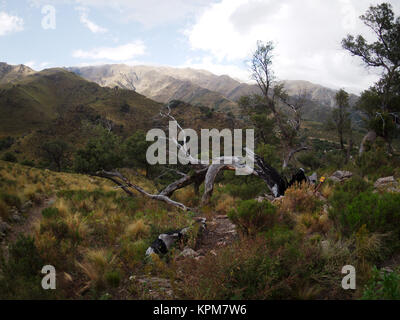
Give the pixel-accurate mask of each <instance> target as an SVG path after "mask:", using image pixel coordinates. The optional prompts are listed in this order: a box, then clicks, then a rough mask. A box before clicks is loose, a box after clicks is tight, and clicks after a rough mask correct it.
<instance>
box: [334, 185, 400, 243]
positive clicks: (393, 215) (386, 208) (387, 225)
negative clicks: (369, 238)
mask: <svg viewBox="0 0 400 320" xmlns="http://www.w3.org/2000/svg"><path fill="white" fill-rule="evenodd" d="M336 201H337V200H336ZM340 205H341V206H340ZM330 215H331V217H332V218H333V219H334V220H336V222H337V223H338V224H339V228H340V229H341V230H342V232H344V233H345V234H352V233H354V232H356V231H358V230H359V229H360V228H361V227H362V226H363V225H365V226H366V228H367V230H368V231H370V232H381V233H384V232H391V231H393V232H394V235H395V237H396V238H397V239H398V238H399V237H400V220H399V218H400V194H395V193H384V194H378V193H372V192H371V191H366V192H362V193H360V194H359V195H358V196H356V197H354V198H352V199H350V200H349V201H348V202H346V203H341V204H340V203H339V202H335V206H334V207H333V208H332V210H331V211H330Z"/></svg>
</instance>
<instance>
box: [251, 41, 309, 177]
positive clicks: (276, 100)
mask: <svg viewBox="0 0 400 320" xmlns="http://www.w3.org/2000/svg"><path fill="white" fill-rule="evenodd" d="M273 49H274V47H273V44H272V42H267V43H266V44H263V43H262V42H260V41H259V42H258V43H257V49H256V51H255V52H254V54H253V57H252V60H251V72H252V77H253V79H254V80H255V81H256V82H257V85H258V87H259V88H260V90H261V93H262V96H263V98H264V107H265V108H266V109H267V110H269V111H271V112H272V115H273V118H274V119H275V122H276V127H277V131H278V134H279V138H280V141H281V143H282V147H283V153H284V154H283V163H282V168H283V169H285V168H286V167H287V166H288V164H289V161H290V160H291V158H292V157H293V155H294V154H295V153H297V152H300V151H303V150H307V149H308V147H307V146H305V145H302V144H299V142H298V141H297V140H298V139H297V138H298V136H299V133H300V127H301V109H302V107H303V106H304V103H305V101H306V98H307V92H306V91H303V92H301V93H299V94H298V95H297V96H295V97H291V98H290V97H289V96H288V94H287V93H286V91H285V90H284V84H283V83H277V82H276V81H275V76H274V72H273V70H272V51H273ZM279 104H280V105H283V106H286V107H288V110H287V112H286V113H285V112H283V110H281V109H280V108H279Z"/></svg>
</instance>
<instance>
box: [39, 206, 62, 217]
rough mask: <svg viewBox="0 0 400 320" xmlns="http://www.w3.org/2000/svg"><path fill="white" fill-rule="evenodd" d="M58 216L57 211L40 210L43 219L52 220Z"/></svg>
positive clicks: (55, 209)
mask: <svg viewBox="0 0 400 320" xmlns="http://www.w3.org/2000/svg"><path fill="white" fill-rule="evenodd" d="M57 215H58V209H57V208H53V207H49V208H45V209H43V210H42V216H43V217H45V218H52V217H56V216H57Z"/></svg>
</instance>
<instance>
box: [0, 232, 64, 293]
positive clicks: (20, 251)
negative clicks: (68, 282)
mask: <svg viewBox="0 0 400 320" xmlns="http://www.w3.org/2000/svg"><path fill="white" fill-rule="evenodd" d="M44 265H45V263H44V261H43V260H42V258H41V257H40V255H39V253H38V250H37V248H36V246H35V242H34V239H33V238H32V237H25V236H20V237H19V238H18V240H17V241H16V242H15V243H14V244H12V245H11V246H10V251H9V259H8V261H7V262H6V261H5V260H4V259H2V258H1V256H0V270H1V271H0V299H44V298H51V297H53V298H54V295H55V294H58V292H50V291H55V290H43V289H42V287H41V285H40V281H41V278H42V275H41V273H40V272H41V270H42V267H43V266H44Z"/></svg>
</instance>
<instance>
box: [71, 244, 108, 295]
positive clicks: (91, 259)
mask: <svg viewBox="0 0 400 320" xmlns="http://www.w3.org/2000/svg"><path fill="white" fill-rule="evenodd" d="M114 259H115V257H114V256H113V255H112V253H111V252H108V251H106V250H105V249H89V250H88V251H87V252H86V253H85V256H84V260H83V262H82V263H78V266H79V268H80V269H81V270H82V271H83V272H84V273H85V275H86V276H87V277H88V278H89V282H88V284H89V285H90V286H91V287H92V288H94V289H95V290H99V289H102V288H104V286H105V285H106V274H107V273H109V272H110V271H111V270H112V265H113V263H114ZM109 279H110V280H111V282H112V281H116V279H115V275H113V274H111V275H109Z"/></svg>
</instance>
